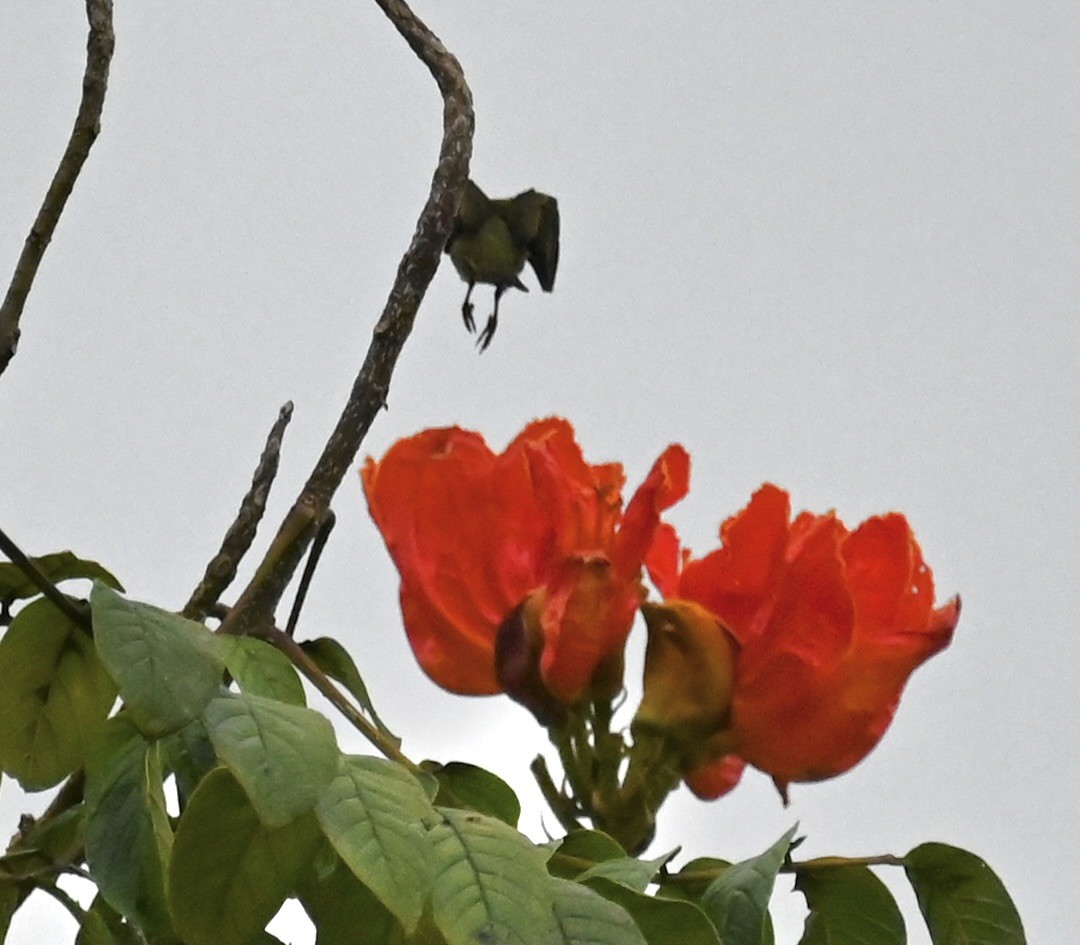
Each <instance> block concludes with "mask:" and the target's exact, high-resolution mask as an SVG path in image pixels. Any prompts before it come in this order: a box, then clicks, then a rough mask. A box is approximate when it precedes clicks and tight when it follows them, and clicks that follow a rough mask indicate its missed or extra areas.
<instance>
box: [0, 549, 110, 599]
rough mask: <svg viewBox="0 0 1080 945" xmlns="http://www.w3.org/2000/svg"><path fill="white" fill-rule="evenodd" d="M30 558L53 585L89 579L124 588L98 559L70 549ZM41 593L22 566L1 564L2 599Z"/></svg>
mask: <svg viewBox="0 0 1080 945" xmlns="http://www.w3.org/2000/svg"><path fill="white" fill-rule="evenodd" d="M30 560H31V561H32V562H33V563H34V565H35V566H36V567H37V569H38V570H39V571H40V572H41V573H42V574H43V575H45V577H46V578H48V579H49V581H50V582H52V583H53V584H60V583H61V582H62V581H72V580H75V579H77V578H88V579H89V580H91V581H94V580H97V581H101V582H102V583H103V584H108V585H109V587H112V588H115V589H116V590H118V591H122V590H123V587H121V586H120V582H119V581H118V580H116V578H115V577H113V576H112V575H111V574H110V573H109V572H108V571H106V570H105V569H104V568H103V567H102V566H101V565H100V564H98V563H97V562H96V561H85V560H83V559H82V558H77V557H76V556H75V555H74V554H72V553H71V552H70V551H58V552H56V553H55V554H51V555H42V556H41V557H40V558H31V559H30ZM40 593H41V591H40V590H39V589H38V586H37V585H36V584H35V583H34V582H33V581H31V580H30V579H29V578H28V577H27V576H26V575H25V574H23V572H22V570H21V569H20V568H19V567H17V566H16V565H14V564H9V563H8V562H6V561H5V562H4V563H2V564H0V601H13V600H25V599H26V598H28V597H37V596H38V594H40Z"/></svg>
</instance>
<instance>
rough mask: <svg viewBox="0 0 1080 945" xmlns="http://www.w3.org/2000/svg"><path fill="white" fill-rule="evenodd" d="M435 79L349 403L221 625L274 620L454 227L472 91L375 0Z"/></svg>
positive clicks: (411, 19)
mask: <svg viewBox="0 0 1080 945" xmlns="http://www.w3.org/2000/svg"><path fill="white" fill-rule="evenodd" d="M376 2H377V3H378V4H379V7H380V8H381V9H382V10H383V12H384V13H385V14H386V15H387V17H388V18H389V19H390V21H391V22H392V23H393V24H394V26H395V27H396V28H397V30H398V32H399V33H401V35H402V36H403V37H404V38H405V41H406V42H407V43H408V44H409V46H410V47H411V48H412V50H413V52H415V53H416V55H417V56H418V57H419V58H420V60H421V61H422V62H423V63H424V65H425V66H427V68H428V70H429V71H430V72H431V74H432V75H433V76H434V77H435V81H436V83H437V84H438V86H439V91H440V92H441V93H442V97H443V138H442V145H441V147H440V149H439V163H438V166H437V167H436V168H435V174H434V177H433V178H432V181H431V192H430V194H429V196H428V199H427V203H426V204H425V205H424V209H423V211H422V212H421V214H420V218H419V219H418V220H417V223H416V231H415V233H414V234H413V238H412V242H411V243H410V244H409V248H408V250H406V252H405V255H404V256H403V257H402V260H401V263H400V264H399V266H398V271H397V276H396V278H395V280H394V285H393V288H392V289H391V290H390V297H389V298H388V299H387V301H386V305H385V307H384V308H383V312H382V315H381V316H380V318H379V321H378V322H377V324H376V325H375V330H374V332H373V337H372V339H371V345H370V346H369V347H368V351H367V357H366V358H365V359H364V363H363V366H362V367H361V368H360V373H359V374H358V375H357V377H356V380H355V381H354V382H353V387H352V391H351V393H350V394H349V399H348V402H347V403H346V404H345V409H344V410H343V411H342V414H341V417H340V419H339V420H338V422H337V426H336V427H335V428H334V431H333V433H332V434H331V435H330V439H329V440H328V441H327V444H326V446H325V448H324V449H323V453H322V455H321V456H320V457H319V459H318V461H317V462H316V464H315V468H314V469H313V470H312V473H311V476H310V477H309V479H308V481H307V483H306V484H305V485H304V488H303V490H302V491H301V493H300V496H299V497H298V498H297V500H296V502H295V504H294V505H293V507H292V508H291V509H290V510H289V514H288V515H287V516H286V517H285V521H284V522H282V524H281V528H280V529H279V531H278V533H277V535H276V537H275V538H274V541H273V543H272V544H271V546H270V549H269V551H268V552H267V554H266V557H265V558H264V559H263V562H262V564H261V565H260V566H259V568H258V570H257V571H256V573H255V577H254V578H253V579H252V581H251V583H250V584H249V585H248V586H247V588H246V589H245V590H244V593H243V594H242V595H241V596H240V599H239V600H238V601H237V602H236V604H235V606H234V607H233V608H232V610H231V611H230V613H229V616H228V618H226V620H225V622H224V623H223V624H222V625H221V627H220V630H221V631H222V632H225V633H237V634H242V633H249V632H251V631H252V630H253V629H254V628H256V627H258V626H260V625H264V624H266V623H272V622H273V619H272V618H273V611H274V608H275V607H276V606H277V603H278V601H279V600H280V599H281V596H282V594H283V593H284V592H285V588H286V586H287V585H288V583H289V580H290V579H291V578H292V576H293V574H294V573H295V571H296V568H297V566H298V565H299V563H300V560H301V558H302V557H303V554H304V551H305V550H306V549H307V546H308V544H309V543H310V542H311V539H312V537H313V535H314V533H315V529H316V527H317V525H318V522H319V521H321V519H322V517H323V515H324V514H325V512H326V511H327V509H329V507H330V500H331V499H332V498H333V496H334V493H335V492H336V491H337V488H338V486H340V485H341V481H342V479H344V477H345V473H346V472H347V471H348V470H349V468H350V467H351V466H352V464H353V462H354V461H355V459H356V454H357V452H358V451H359V449H360V444H361V442H363V439H364V436H365V435H366V434H367V431H368V429H369V428H370V427H371V424H372V422H373V421H374V419H375V417H376V416H377V414H378V412H379V410H380V409H382V408H383V407H384V406H385V405H386V396H387V393H388V392H389V390H390V377H391V375H392V374H393V371H394V365H395V364H396V363H397V359H398V356H399V355H400V354H401V349H402V347H403V346H404V344H405V340H406V339H407V338H408V337H409V333H410V332H411V331H412V326H413V321H414V320H415V318H416V312H417V310H418V309H419V307H420V302H421V300H422V299H423V297H424V293H425V292H426V291H427V287H428V285H429V284H430V283H431V280H432V279H433V278H434V276H435V270H436V269H438V267H439V258H440V256H441V255H442V251H443V247H444V246H445V245H446V240H447V237H448V236H449V235H450V230H451V227H452V225H453V221H454V215H455V213H456V212H457V205H458V202H459V200H460V199H461V192H462V190H463V188H464V186H465V179H466V177H467V176H468V173H469V158H470V157H471V155H472V137H473V126H474V118H473V109H472V94H471V93H470V91H469V86H468V85H467V84H466V82H465V75H464V73H463V71H462V69H461V65H460V63H459V62H458V61H457V59H456V58H455V57H454V56H453V55H451V53H450V52H449V51H448V50H447V49H446V47H445V46H443V44H442V42H440V40H439V38H438V37H437V36H436V35H435V34H434V33H432V32H431V30H429V29H428V28H427V27H426V26H425V25H424V24H423V23H422V22H421V21H420V20H419V19H418V18H417V17H416V15H415V14H414V13H413V12H412V11H411V10H410V9H409V7H408V6H407V5H406V4H405V3H404V2H403V0H376Z"/></svg>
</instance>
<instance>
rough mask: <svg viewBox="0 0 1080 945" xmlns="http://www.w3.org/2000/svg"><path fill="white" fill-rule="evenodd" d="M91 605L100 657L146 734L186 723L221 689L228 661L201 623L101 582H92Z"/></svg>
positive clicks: (164, 732)
mask: <svg viewBox="0 0 1080 945" xmlns="http://www.w3.org/2000/svg"><path fill="white" fill-rule="evenodd" d="M90 607H91V610H92V612H93V618H94V639H95V640H96V642H97V648H98V652H99V653H100V654H101V661H102V662H103V663H104V664H105V668H106V669H107V670H108V671H109V674H110V675H111V676H112V678H113V679H114V680H116V684H117V686H118V687H119V688H120V695H121V697H122V698H123V700H124V703H125V704H126V705H127V708H128V711H129V712H130V713H131V716H132V718H133V719H134V720H135V724H136V725H138V726H139V728H140V729H141V730H142V731H143V732H144V733H145V734H146V735H148V736H150V737H151V738H156V737H158V736H161V735H166V734H168V733H169V732H174V731H176V730H177V729H178V728H182V727H183V726H185V725H187V723H188V722H190V721H191V720H192V719H194V718H197V717H198V716H199V713H201V712H202V710H203V709H204V708H205V707H206V704H207V703H208V702H209V701H210V700H211V699H212V698H213V697H214V696H215V695H216V694H217V692H218V691H219V690H220V688H221V679H222V673H223V672H224V670H225V660H224V659H223V657H222V653H221V647H220V646H219V645H218V642H217V640H216V638H215V637H214V635H213V634H212V633H211V632H210V631H209V630H207V629H206V627H204V626H203V625H202V624H201V623H195V622H194V621H193V620H186V619H185V618H183V617H181V616H179V615H178V614H173V613H169V612H168V611H166V610H159V609H158V608H157V607H151V606H150V605H149V604H139V603H136V602H135V601H128V600H125V599H124V598H123V597H121V596H120V595H119V594H116V593H114V592H113V591H110V590H109V589H108V588H107V587H105V586H104V585H103V584H95V585H94V590H93V592H92V593H91V594H90Z"/></svg>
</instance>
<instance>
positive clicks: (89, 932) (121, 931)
mask: <svg viewBox="0 0 1080 945" xmlns="http://www.w3.org/2000/svg"><path fill="white" fill-rule="evenodd" d="M145 941H146V940H145V939H144V938H143V937H142V936H141V935H140V934H139V932H138V930H137V929H135V927H134V926H132V925H130V924H128V923H126V922H125V921H124V917H123V916H122V915H120V913H119V912H117V911H116V910H115V909H114V908H113V907H112V906H110V905H109V904H108V903H107V902H106V901H105V900H104V899H103V898H102V897H101V896H97V897H96V898H95V899H94V901H93V903H92V904H91V906H90V908H89V909H87V910H86V915H85V916H84V917H83V920H82V922H81V923H80V925H79V934H78V935H76V936H75V945H144V943H145Z"/></svg>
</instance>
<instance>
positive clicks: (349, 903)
mask: <svg viewBox="0 0 1080 945" xmlns="http://www.w3.org/2000/svg"><path fill="white" fill-rule="evenodd" d="M336 864H337V865H336V868H335V869H333V870H332V871H331V872H330V874H329V875H328V876H325V877H322V878H320V877H318V876H316V874H315V871H313V870H312V871H309V872H308V874H307V875H306V877H305V878H304V881H303V882H302V883H301V884H300V887H299V889H298V892H299V897H300V902H301V904H302V905H303V907H304V910H305V911H306V912H307V914H308V916H309V917H310V919H311V921H312V922H313V923H314V925H315V929H316V933H315V934H316V938H315V945H401V943H402V940H403V938H404V933H403V932H402V930H401V925H400V924H399V923H398V922H397V920H396V919H395V918H394V917H393V915H391V914H390V911H389V910H388V909H387V908H386V907H385V906H384V905H383V904H382V903H381V902H379V900H378V899H376V898H375V895H374V893H372V892H371V890H370V889H368V888H367V887H366V886H364V885H363V884H362V883H361V882H360V880H358V879H357V878H356V876H355V875H354V874H353V872H352V870H350V869H349V868H348V867H347V866H346V865H345V864H344V863H342V862H341V861H340V860H337V861H336Z"/></svg>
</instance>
